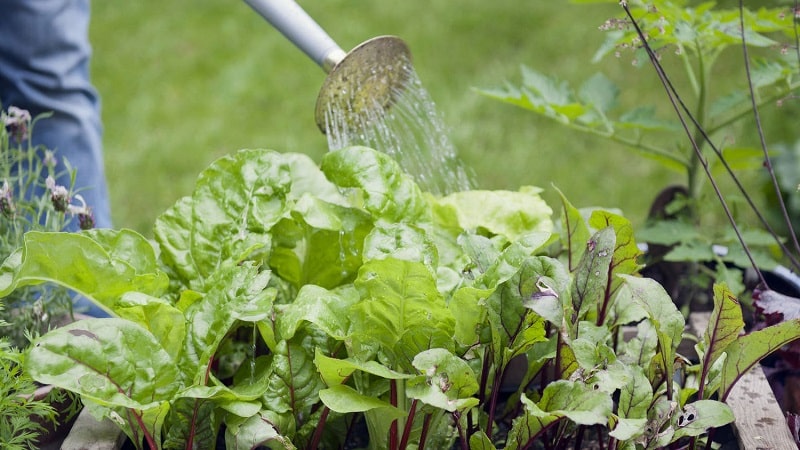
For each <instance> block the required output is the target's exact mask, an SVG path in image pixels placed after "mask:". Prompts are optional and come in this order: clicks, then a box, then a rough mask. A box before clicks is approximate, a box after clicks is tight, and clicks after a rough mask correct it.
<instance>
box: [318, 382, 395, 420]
mask: <svg viewBox="0 0 800 450" xmlns="http://www.w3.org/2000/svg"><path fill="white" fill-rule="evenodd" d="M319 398H320V400H322V403H324V404H325V406H327V407H328V408H330V410H331V411H335V412H338V413H353V412H365V411H373V410H376V409H377V410H380V413H381V414H385V415H387V416H389V417H390V418H391V419H392V420H394V419H400V418H402V417H405V415H406V412H405V411H403V410H401V409H399V408H396V407H394V406H392V404H391V403H388V402H385V401H383V400H381V399H378V398H375V397H372V396H368V395H363V394H361V393H359V392H358V391H356V390H355V389H353V388H351V387H350V386H346V385H343V384H338V385H335V386H331V387H329V388H327V389H323V390H321V391H319Z"/></svg>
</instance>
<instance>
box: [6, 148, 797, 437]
mask: <svg viewBox="0 0 800 450" xmlns="http://www.w3.org/2000/svg"><path fill="white" fill-rule="evenodd" d="M584 213H585V212H584V211H579V210H578V209H576V208H575V207H573V206H572V205H571V204H570V203H569V202H568V201H567V200H566V199H564V200H563V214H562V217H561V220H559V221H558V223H557V224H555V223H553V221H552V219H551V214H552V211H551V209H550V207H549V206H548V205H547V204H545V203H544V202H543V201H542V199H541V198H540V197H539V190H537V189H535V188H532V187H525V188H521V189H520V190H518V191H480V190H476V191H468V192H458V193H454V194H451V195H448V196H445V197H435V196H432V195H429V194H427V193H424V192H422V191H421V190H420V189H419V188H418V186H417V185H416V184H415V183H414V182H413V181H412V180H411V178H410V177H408V176H407V175H406V174H404V173H403V172H402V171H401V170H400V168H399V167H398V166H397V164H396V163H394V161H392V160H391V159H390V158H389V157H387V156H386V155H384V154H382V153H379V152H377V151H374V150H371V149H368V148H364V147H351V148H345V149H341V150H337V151H334V152H330V153H328V154H326V155H325V156H324V158H323V160H322V162H321V165H320V166H317V165H316V164H315V163H314V162H313V161H311V160H310V159H309V158H307V157H305V156H302V155H297V154H281V153H277V152H274V151H268V150H242V151H240V152H237V153H235V154H233V155H230V156H226V157H223V158H221V159H220V160H218V161H216V162H215V163H214V164H212V165H211V166H210V167H209V168H208V169H207V170H205V171H204V172H203V173H201V175H200V176H199V178H198V181H197V184H196V187H195V190H194V192H193V193H192V195H190V196H187V197H186V198H183V199H181V200H179V201H178V202H177V203H176V204H175V205H174V206H173V207H171V208H170V209H168V210H167V211H166V212H165V213H164V214H162V215H161V216H160V217H159V218H158V219H157V221H156V223H155V227H154V235H155V240H154V242H151V241H149V240H147V239H145V238H144V237H142V236H141V235H139V234H137V233H135V232H133V231H130V230H90V231H84V232H81V233H73V234H67V233H45V232H30V233H28V234H26V236H25V241H24V245H23V247H22V248H21V249H20V250H19V251H18V252H16V253H14V254H12V255H11V256H10V257H9V258H8V259H7V260H6V261H5V262H4V264H3V265H2V267H0V295H8V294H10V293H12V292H13V291H14V290H15V289H19V288H22V287H24V286H31V285H39V284H41V283H45V282H50V283H56V284H58V285H61V286H66V287H68V288H70V289H73V290H75V291H76V292H78V293H80V294H81V295H83V296H85V297H86V298H87V299H89V300H91V301H93V302H95V303H97V304H98V305H100V306H102V307H103V308H105V309H106V310H107V311H108V312H109V313H110V314H111V315H112V318H107V319H88V320H82V321H80V322H77V323H74V324H72V325H68V326H65V327H63V328H59V329H56V330H53V331H51V332H50V333H48V334H46V335H44V336H42V337H41V338H39V339H37V340H36V341H35V342H34V344H33V345H32V347H31V348H30V349H29V351H28V352H27V354H26V357H25V369H26V370H27V371H28V373H30V374H31V376H32V377H34V378H35V379H36V380H38V381H40V382H43V383H49V384H53V385H56V386H60V387H63V388H65V389H68V390H71V391H74V392H76V393H78V394H80V395H81V397H82V398H83V401H84V404H85V405H86V408H88V409H89V411H91V412H92V413H93V414H94V415H95V416H97V417H104V418H109V419H111V420H113V421H114V422H116V423H117V424H118V425H119V426H120V427H121V428H122V430H124V432H125V433H126V434H127V435H128V437H129V438H130V440H131V441H132V443H133V444H134V445H135V446H136V447H137V448H152V449H162V448H163V449H174V448H186V449H195V448H214V446H215V443H216V442H218V441H224V443H225V446H226V448H231V449H235V448H248V449H249V448H254V447H257V446H262V445H265V446H267V447H269V448H279V449H294V448H307V449H315V448H345V447H347V448H354V447H364V448H370V449H392V450H395V449H406V448H409V447H413V448H423V447H426V448H450V447H452V446H456V447H457V448H463V449H467V448H471V449H493V448H507V449H522V448H566V446H567V445H570V444H571V445H573V446H575V447H576V448H580V447H581V445H582V442H583V443H585V442H587V441H588V439H589V437H590V436H592V438H594V439H597V436H599V437H600V439H602V440H603V441H606V442H607V444H608V447H609V448H620V449H635V448H658V447H664V446H667V445H671V444H676V443H677V444H683V443H689V442H696V440H698V439H704V436H706V432H707V430H709V429H713V428H715V427H719V426H723V425H725V424H727V423H730V422H731V421H732V420H733V419H734V418H733V415H732V413H731V411H730V409H729V408H728V407H727V406H726V405H725V404H724V403H723V401H724V399H725V397H726V396H727V394H728V393H729V392H730V388H731V386H732V385H733V384H734V383H735V382H736V380H737V379H738V378H739V377H740V376H741V375H742V374H743V373H744V372H745V371H746V370H748V369H749V368H750V367H751V366H752V365H753V364H755V362H757V361H758V360H759V359H761V358H762V357H764V356H765V355H767V354H769V353H771V352H773V351H775V350H777V349H778V348H780V347H781V346H782V345H783V344H784V343H786V342H789V341H791V340H793V339H795V338H797V337H798V336H799V335H800V331H798V330H800V321H798V319H794V320H790V321H786V322H783V323H781V324H779V325H775V326H772V327H767V328H764V329H762V330H759V331H757V332H753V333H752V334H749V335H746V336H743V337H742V336H739V333H740V331H742V319H741V310H740V309H739V305H738V302H737V300H736V298H735V297H734V296H733V295H732V294H731V292H730V291H729V290H728V289H727V288H726V287H725V286H724V285H719V286H718V287H717V289H716V290H715V297H714V298H715V310H714V314H713V315H712V320H711V324H710V326H709V331H708V332H707V333H706V334H705V335H703V336H701V337H700V340H699V343H698V345H697V353H698V355H699V358H697V359H696V362H694V363H689V362H687V363H686V364H675V361H683V359H681V358H679V354H678V345H679V343H680V342H681V341H682V336H683V333H684V325H685V324H684V318H683V316H682V315H681V314H680V312H679V311H678V310H677V309H676V307H675V305H674V304H673V303H672V301H671V300H670V298H669V296H668V295H667V294H666V292H665V291H664V290H663V288H662V287H661V286H660V285H659V284H658V283H656V282H655V281H653V280H651V279H648V278H644V277H641V276H640V275H639V270H640V268H641V266H640V264H639V257H640V253H639V250H638V247H637V245H636V242H635V240H634V237H633V230H632V228H631V224H630V223H629V222H628V221H627V220H626V219H625V218H624V217H622V216H619V215H616V214H613V213H610V212H606V211H594V212H592V213H591V214H589V215H588V216H587V214H584ZM584 217H589V218H588V220H587V219H585V218H584ZM631 327H635V330H636V332H635V333H634V335H633V336H632V337H631V336H630V333H628V335H626V334H625V330H630V329H631ZM520 363H521V365H520ZM519 367H522V369H521V370H520V369H519ZM689 375H691V376H689Z"/></svg>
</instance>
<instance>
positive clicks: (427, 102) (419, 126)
mask: <svg viewBox="0 0 800 450" xmlns="http://www.w3.org/2000/svg"><path fill="white" fill-rule="evenodd" d="M397 67H398V70H405V71H407V74H404V75H406V76H407V80H406V82H405V84H404V85H403V86H402V87H401V88H399V89H397V88H395V90H394V93H393V97H394V103H393V104H392V105H391V106H390V107H389V108H388V109H386V108H384V107H383V105H381V104H379V103H378V102H377V101H375V102H374V105H372V106H371V107H370V106H366V107H363V108H362V111H361V113H360V114H358V115H356V122H357V123H355V124H353V123H350V122H351V121H352V120H353V115H352V112H349V111H341V110H340V108H341V106H340V104H337V105H331V104H329V105H328V108H327V110H326V113H325V124H326V133H325V134H326V136H327V137H328V148H329V150H331V151H333V150H336V149H340V148H344V147H347V146H351V145H364V146H367V147H370V148H373V149H375V150H379V151H381V152H384V153H386V154H388V155H389V156H391V157H392V158H394V160H395V161H397V162H398V164H400V167H402V168H403V169H404V170H405V171H406V173H408V174H410V175H411V176H412V177H413V178H414V179H415V181H416V182H417V183H418V184H419V186H420V187H421V188H422V189H423V190H424V191H428V192H431V193H433V194H436V195H446V194H450V193H453V192H458V191H465V190H469V189H472V188H474V181H473V175H472V171H471V170H469V169H468V168H467V167H466V166H465V165H464V164H463V162H462V161H461V160H460V159H459V158H458V155H457V152H456V149H455V147H454V146H453V144H452V142H451V141H450V138H449V136H448V130H447V127H446V126H445V124H444V120H443V119H442V117H441V115H440V114H439V112H438V111H437V109H436V105H435V104H434V102H433V101H432V100H431V97H430V95H429V94H428V91H427V90H426V89H425V88H424V87H423V86H422V82H421V81H420V79H419V76H418V75H417V73H416V71H415V70H414V68H413V66H412V65H411V63H410V62H408V63H405V64H398V65H397Z"/></svg>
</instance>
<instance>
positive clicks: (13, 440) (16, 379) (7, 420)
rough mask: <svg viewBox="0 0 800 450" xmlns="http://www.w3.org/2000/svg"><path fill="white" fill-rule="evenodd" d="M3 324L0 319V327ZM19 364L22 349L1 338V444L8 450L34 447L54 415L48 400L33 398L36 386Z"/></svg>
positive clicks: (20, 363) (3, 325)
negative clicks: (45, 425)
mask: <svg viewBox="0 0 800 450" xmlns="http://www.w3.org/2000/svg"><path fill="white" fill-rule="evenodd" d="M6 326H8V324H7V323H2V322H0V327H6ZM0 329H1V328H0ZM22 364H23V355H22V352H21V351H20V350H18V349H16V348H14V347H12V346H11V345H10V344H9V342H8V339H5V338H0V446H2V447H3V448H7V449H9V450H25V449H29V448H34V447H35V444H36V443H37V439H38V437H39V435H40V434H41V432H43V431H44V426H43V424H46V423H55V421H56V418H57V413H56V410H55V409H54V408H53V407H52V406H51V405H50V403H49V402H47V401H44V400H42V399H37V398H35V397H34V393H35V392H36V388H37V387H38V385H37V384H36V383H34V381H33V379H32V378H31V377H30V376H28V375H27V374H26V373H25V372H24V371H23V370H22Z"/></svg>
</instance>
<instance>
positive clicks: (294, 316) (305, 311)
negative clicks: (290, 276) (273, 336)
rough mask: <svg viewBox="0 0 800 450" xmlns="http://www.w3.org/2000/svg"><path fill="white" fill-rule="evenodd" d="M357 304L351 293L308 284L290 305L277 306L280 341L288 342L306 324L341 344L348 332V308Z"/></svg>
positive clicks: (355, 297)
mask: <svg viewBox="0 0 800 450" xmlns="http://www.w3.org/2000/svg"><path fill="white" fill-rule="evenodd" d="M358 300H359V297H358V293H357V292H355V291H354V290H351V289H346V290H344V289H340V290H336V291H331V290H327V289H325V288H322V287H319V286H315V285H313V284H307V285H305V286H303V287H302V288H300V291H299V292H298V293H297V297H295V299H294V301H293V302H292V303H288V304H284V305H277V306H276V311H277V313H276V316H277V323H276V328H277V330H278V332H279V333H280V337H281V338H282V339H287V340H289V339H291V338H292V337H294V334H295V332H296V331H297V329H298V328H299V327H300V326H301V325H302V322H309V323H312V324H314V325H315V326H316V327H318V328H319V329H320V330H322V331H323V332H325V334H326V335H328V336H330V337H332V338H334V339H337V340H344V339H345V338H346V337H347V335H348V332H349V329H350V318H349V316H348V314H349V308H350V307H351V306H352V305H353V304H355V303H356V302H357V301H358Z"/></svg>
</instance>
